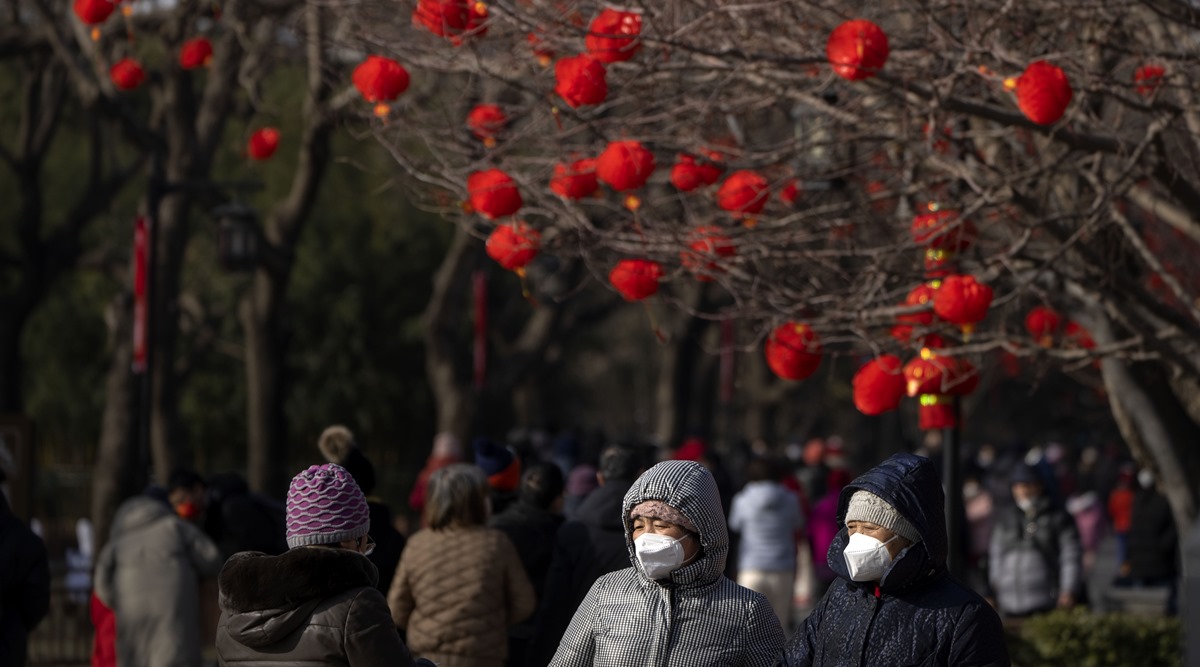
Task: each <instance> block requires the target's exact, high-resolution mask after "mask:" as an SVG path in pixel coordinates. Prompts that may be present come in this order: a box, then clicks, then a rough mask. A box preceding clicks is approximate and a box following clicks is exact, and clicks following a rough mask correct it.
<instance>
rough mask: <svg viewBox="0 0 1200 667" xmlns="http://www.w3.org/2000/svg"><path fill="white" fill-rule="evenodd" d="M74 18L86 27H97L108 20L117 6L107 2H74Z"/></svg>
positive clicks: (89, 0)
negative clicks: (76, 17)
mask: <svg viewBox="0 0 1200 667" xmlns="http://www.w3.org/2000/svg"><path fill="white" fill-rule="evenodd" d="M72 8H73V9H74V10H75V16H78V17H79V20H80V21H81V22H83V24H84V25H86V26H97V25H100V24H101V23H104V22H105V21H107V20H108V17H109V16H112V13H113V12H114V11H116V9H117V5H116V4H115V3H112V2H109V1H108V0H75V4H74V6H73V7H72Z"/></svg>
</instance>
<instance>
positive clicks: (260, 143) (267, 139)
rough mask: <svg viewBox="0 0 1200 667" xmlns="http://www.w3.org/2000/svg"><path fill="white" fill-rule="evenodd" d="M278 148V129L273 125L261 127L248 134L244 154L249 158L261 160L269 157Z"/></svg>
mask: <svg viewBox="0 0 1200 667" xmlns="http://www.w3.org/2000/svg"><path fill="white" fill-rule="evenodd" d="M278 148H279V130H277V129H275V128H273V127H262V128H259V129H257V130H255V131H254V132H253V133H252V134H251V135H250V140H249V141H248V142H246V155H247V156H249V157H250V159H251V160H256V161H262V160H267V159H270V157H271V156H272V155H274V154H275V151H276V150H278Z"/></svg>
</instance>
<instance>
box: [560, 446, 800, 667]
mask: <svg viewBox="0 0 1200 667" xmlns="http://www.w3.org/2000/svg"><path fill="white" fill-rule="evenodd" d="M646 500H661V501H664V502H666V503H667V504H668V505H670V506H672V507H674V508H676V509H678V510H679V511H680V512H682V513H683V515H684V516H686V517H687V518H689V519H691V521H692V522H693V523H694V524H696V528H697V530H698V532H699V537H700V545H701V548H702V550H703V551H702V553H701V555H700V557H699V558H697V559H696V560H695V561H694V562H692V563H690V564H688V565H686V566H684V567H682V568H680V569H678V570H676V571H675V572H672V573H671V575H670V577H669V578H667V579H662V580H657V581H656V580H654V579H651V578H649V577H647V576H646V574H645V572H644V571H643V570H642V568H641V565H640V563H638V560H637V558H636V555H635V553H636V552H635V550H634V547H633V538H632V533H633V523H632V521H630V519H629V512H630V511H631V510H632V509H633V507H634V506H635V505H637V504H639V503H641V502H643V501H646ZM622 520H623V522H624V525H625V546H626V549H627V551H628V553H629V559H630V562H631V563H633V564H634V566H633V567H630V568H626V569H624V570H619V571H617V572H612V573H610V574H606V575H604V576H603V577H601V578H600V579H598V580H597V581H596V583H595V584H594V585H593V586H592V589H591V590H590V591H589V592H588V594H587V597H586V598H584V600H583V603H582V604H581V605H580V606H579V609H578V610H577V611H576V612H575V616H574V618H572V619H571V624H570V626H568V627H567V631H566V634H565V635H564V636H563V639H562V642H561V643H560V644H559V646H558V651H557V653H555V655H554V659H553V660H552V661H551V663H550V664H551V665H552V666H553V667H585V666H586V667H591V666H593V665H594V666H595V667H641V666H646V667H710V666H712V667H716V666H717V665H720V666H721V667H756V666H759V665H763V666H769V665H775V664H776V663H777V662H778V661H779V658H780V651H781V649H782V647H783V630H782V628H780V626H779V620H778V619H777V618H776V616H775V612H773V611H772V610H771V605H770V603H768V602H767V600H766V598H764V597H763V596H762V595H761V594H759V593H755V592H754V591H751V590H749V589H747V588H743V587H741V586H738V585H737V584H735V583H734V582H732V581H730V580H729V579H727V578H726V577H725V575H724V574H722V572H723V571H724V569H725V557H726V555H727V554H728V552H729V534H728V532H727V530H726V527H725V515H724V513H723V512H722V509H721V498H720V495H719V493H718V491H717V485H716V483H715V482H714V481H713V478H712V475H711V474H709V472H708V470H706V469H705V468H704V466H702V465H700V464H699V463H695V462H691V461H665V462H663V463H659V464H658V465H656V466H654V467H653V468H651V469H650V470H648V471H646V473H645V474H643V475H642V476H641V477H640V478H638V480H637V481H636V482H634V483H633V486H632V487H631V488H630V489H629V491H628V492H627V493H626V494H625V500H624V503H623V508H622Z"/></svg>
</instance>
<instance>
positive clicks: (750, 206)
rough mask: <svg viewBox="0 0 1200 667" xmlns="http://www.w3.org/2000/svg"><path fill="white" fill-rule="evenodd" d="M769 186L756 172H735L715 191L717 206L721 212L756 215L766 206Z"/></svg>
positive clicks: (746, 170) (744, 170)
mask: <svg viewBox="0 0 1200 667" xmlns="http://www.w3.org/2000/svg"><path fill="white" fill-rule="evenodd" d="M770 194H771V192H770V184H768V183H767V179H765V178H763V176H762V175H761V174H759V173H758V172H757V171H753V170H750V169H743V170H742V171H735V172H733V173H732V174H730V175H729V178H727V179H725V182H724V183H722V184H721V188H720V189H719V190H717V206H719V207H720V208H721V210H724V211H729V212H731V213H738V214H741V215H744V216H745V215H756V214H758V213H761V212H762V210H763V207H764V206H766V205H767V198H768V197H769V196H770Z"/></svg>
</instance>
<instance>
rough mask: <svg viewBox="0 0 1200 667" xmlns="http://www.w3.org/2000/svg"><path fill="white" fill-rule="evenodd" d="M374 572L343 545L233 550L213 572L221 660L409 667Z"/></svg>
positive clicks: (241, 665)
mask: <svg viewBox="0 0 1200 667" xmlns="http://www.w3.org/2000/svg"><path fill="white" fill-rule="evenodd" d="M378 578H379V574H378V572H377V571H376V570H375V566H374V565H372V564H371V561H369V560H367V559H366V557H365V556H363V555H362V554H359V553H356V552H354V551H349V550H346V549H335V548H329V547H298V548H296V549H292V550H291V551H287V552H285V553H283V554H280V555H279V556H269V555H267V554H264V553H259V552H249V551H248V552H242V553H239V554H235V555H233V556H232V557H230V559H229V561H228V562H227V563H226V564H225V567H224V569H222V570H221V575H220V577H219V578H218V579H217V582H218V584H219V585H220V588H221V620H220V622H219V624H218V625H217V657H218V659H219V661H220V663H221V665H229V666H234V665H236V666H237V667H267V666H269V665H348V666H349V667H412V664H413V662H412V657H411V656H410V655H409V652H408V649H407V648H405V646H404V643H403V642H401V641H400V635H399V634H398V633H397V632H396V628H395V626H394V625H392V617H391V614H389V613H388V608H387V604H386V603H385V602H384V600H383V595H382V594H381V593H380V592H379V591H377V590H375V583H376V581H377V580H378Z"/></svg>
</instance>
